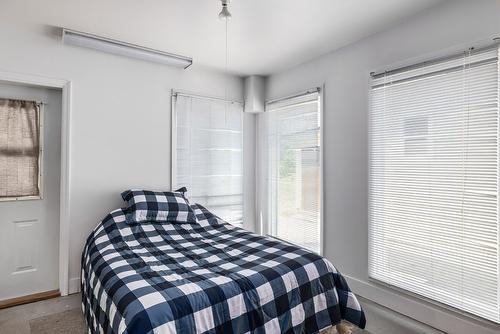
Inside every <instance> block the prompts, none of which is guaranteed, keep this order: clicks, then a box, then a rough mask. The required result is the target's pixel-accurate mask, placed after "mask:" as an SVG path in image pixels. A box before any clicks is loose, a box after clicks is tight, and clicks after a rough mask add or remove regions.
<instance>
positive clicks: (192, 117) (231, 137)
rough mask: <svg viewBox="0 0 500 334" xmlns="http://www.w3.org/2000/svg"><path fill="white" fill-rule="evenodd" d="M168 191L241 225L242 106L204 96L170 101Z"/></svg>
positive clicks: (182, 97) (185, 96) (183, 97)
mask: <svg viewBox="0 0 500 334" xmlns="http://www.w3.org/2000/svg"><path fill="white" fill-rule="evenodd" d="M172 98H173V106H174V108H173V112H174V124H173V127H174V133H175V134H176V135H175V138H173V142H174V148H173V152H174V154H173V159H174V178H173V184H174V187H182V186H185V187H187V189H188V196H189V199H190V200H191V201H192V202H196V203H200V204H202V205H204V206H206V207H207V208H208V209H209V210H210V211H212V212H214V213H215V214H216V215H218V216H219V217H221V218H222V219H224V220H226V221H228V222H230V223H232V224H234V225H237V226H242V225H243V136H242V134H243V118H242V117H243V106H242V105H241V104H240V103H232V102H225V101H221V100H215V99H210V98H202V97H194V96H187V95H180V94H176V95H174V96H173V97H172Z"/></svg>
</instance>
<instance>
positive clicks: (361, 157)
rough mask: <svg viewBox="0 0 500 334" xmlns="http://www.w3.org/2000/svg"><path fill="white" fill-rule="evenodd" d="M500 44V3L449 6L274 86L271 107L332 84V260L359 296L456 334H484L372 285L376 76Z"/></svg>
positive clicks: (271, 82) (328, 137)
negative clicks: (371, 133) (478, 44)
mask: <svg viewBox="0 0 500 334" xmlns="http://www.w3.org/2000/svg"><path fill="white" fill-rule="evenodd" d="M495 36H500V2H499V1H497V0H476V1H447V2H445V3H443V4H442V5H439V6H438V7H435V8H432V9H430V10H427V11H425V12H422V13H420V14H418V15H417V16H414V17H412V18H409V19H407V20H404V22H402V23H401V24H399V25H398V26H396V27H394V28H393V29H390V30H388V31H385V32H382V33H379V34H376V35H373V36H371V37H369V38H366V39H363V40H361V41H359V42H357V43H354V44H352V45H350V46H347V47H344V48H342V49H340V50H338V51H335V52H333V53H330V54H327V55H325V56H323V57H320V58H318V59H316V60H314V61H312V62H308V63H306V64H303V65H301V66H298V67H296V68H294V69H291V70H288V71H286V72H284V73H280V74H277V75H272V76H270V77H269V78H268V82H267V89H268V91H267V98H268V99H269V98H277V97H280V96H285V95H288V94H290V93H294V92H297V91H302V90H304V89H307V88H311V87H316V86H321V85H322V84H323V83H325V111H324V123H323V126H324V150H325V151H324V152H325V155H324V168H325V198H324V201H325V202H324V203H325V205H324V206H325V208H324V210H325V216H324V229H325V230H324V233H325V255H326V257H327V258H329V259H330V260H332V262H333V263H334V264H335V265H336V266H337V267H338V269H339V270H340V271H341V272H343V273H345V274H346V275H347V276H349V277H351V278H352V279H351V280H350V282H351V287H352V288H353V289H354V291H355V292H358V293H359V294H362V295H365V296H367V297H369V298H372V299H375V301H378V302H379V303H383V304H385V305H388V306H391V307H393V308H394V309H396V310H397V311H400V312H402V313H405V314H408V315H410V316H413V317H415V318H417V319H419V320H421V321H425V322H428V323H429V324H431V325H433V326H435V327H439V328H441V329H443V330H445V331H448V332H452V333H480V332H481V330H480V329H479V327H475V325H476V324H477V323H476V322H466V323H464V322H461V321H459V320H457V318H455V317H454V316H450V313H449V312H440V311H439V310H435V309H432V308H430V306H429V305H430V304H427V303H415V299H414V298H409V299H406V298H403V297H402V295H401V294H389V293H388V290H387V289H385V288H380V287H378V286H377V287H375V285H374V284H373V283H371V282H369V281H368V270H367V269H368V256H367V255H368V226H367V221H368V204H367V203H368V198H367V194H368V177H367V176H368V84H369V73H370V72H371V71H372V70H376V69H387V68H391V67H393V66H394V65H395V64H400V63H401V62H405V61H407V60H409V59H414V60H415V59H416V58H425V57H427V56H429V55H433V54H436V52H438V51H442V50H444V49H449V48H455V47H456V46H460V47H463V46H465V45H469V43H471V42H475V41H484V40H491V39H492V37H495ZM325 42H327V41H325ZM440 310H441V309H440ZM369 321H370V319H368V323H369ZM499 328H500V327H496V330H498V329H499ZM482 330H483V331H484V332H485V333H486V332H487V330H486V329H485V328H482Z"/></svg>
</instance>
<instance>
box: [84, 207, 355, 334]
mask: <svg viewBox="0 0 500 334" xmlns="http://www.w3.org/2000/svg"><path fill="white" fill-rule="evenodd" d="M192 207H193V209H194V211H195V214H196V216H197V220H198V224H176V223H154V222H151V223H136V224H127V223H125V214H126V212H125V211H126V210H125V209H119V210H116V211H113V212H112V213H110V214H109V215H108V216H107V217H106V218H105V219H104V220H103V222H102V223H101V224H99V225H98V226H97V227H96V229H95V230H94V231H93V232H92V233H91V235H90V236H89V238H88V240H87V243H86V245H85V249H84V252H83V256H82V299H83V310H84V313H85V318H86V321H87V324H88V326H89V332H90V333H120V334H121V333H128V334H149V333H186V334H190V333H225V334H227V333H316V332H318V331H320V330H322V329H324V328H327V327H330V326H332V325H335V324H337V323H339V322H340V321H341V319H346V320H348V321H350V322H351V323H353V324H355V325H358V326H359V327H362V328H363V327H364V325H365V316H364V314H363V311H362V310H361V307H360V305H359V303H358V301H357V299H356V297H355V296H354V294H352V293H351V292H350V290H349V287H348V286H347V283H346V281H345V279H344V278H343V277H342V275H341V274H340V273H339V272H338V271H337V270H336V269H335V268H334V266H333V265H332V264H331V263H330V262H329V261H328V260H326V259H324V258H323V257H321V256H319V255H316V254H314V253H312V252H309V251H307V250H304V249H302V248H299V247H297V246H294V245H291V244H288V243H284V242H282V241H279V240H276V239H273V238H270V237H262V236H259V235H256V234H253V233H250V232H248V231H246V230H243V229H240V228H237V227H233V226H232V225H230V224H227V223H224V222H223V221H221V220H219V219H218V218H217V217H215V216H213V215H212V214H210V213H209V212H208V211H207V210H206V209H205V208H203V207H201V206H198V205H193V206H192Z"/></svg>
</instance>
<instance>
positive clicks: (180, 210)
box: [122, 190, 196, 224]
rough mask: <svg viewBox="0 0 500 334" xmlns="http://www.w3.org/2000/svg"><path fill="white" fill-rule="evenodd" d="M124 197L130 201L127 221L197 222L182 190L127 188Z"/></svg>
mask: <svg viewBox="0 0 500 334" xmlns="http://www.w3.org/2000/svg"><path fill="white" fill-rule="evenodd" d="M122 198H123V200H124V201H126V202H127V203H128V207H127V216H126V219H127V222H131V223H142V222H146V221H154V222H171V223H190V224H191V223H196V216H195V214H194V212H193V209H191V206H190V205H189V202H188V200H187V199H186V198H185V197H184V194H183V193H181V192H171V191H149V190H126V191H124V192H123V193H122Z"/></svg>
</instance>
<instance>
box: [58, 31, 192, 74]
mask: <svg viewBox="0 0 500 334" xmlns="http://www.w3.org/2000/svg"><path fill="white" fill-rule="evenodd" d="M62 42H63V43H64V44H69V45H76V46H81V47H85V48H89V49H94V50H99V51H102V52H107V53H111V54H115V55H120V56H125V57H130V58H135V59H140V60H145V61H150V62H155V63H160V64H164V65H169V66H175V67H181V68H187V67H188V66H190V65H191V64H192V63H193V59H192V58H189V57H184V56H180V55H176V54H173V53H168V52H164V51H160V50H154V49H150V48H146V47H143V46H139V45H134V44H130V43H125V42H121V41H117V40H114V39H110V38H106V37H101V36H96V35H92V34H87V33H84V32H80V31H75V30H70V29H65V28H63V31H62Z"/></svg>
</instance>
